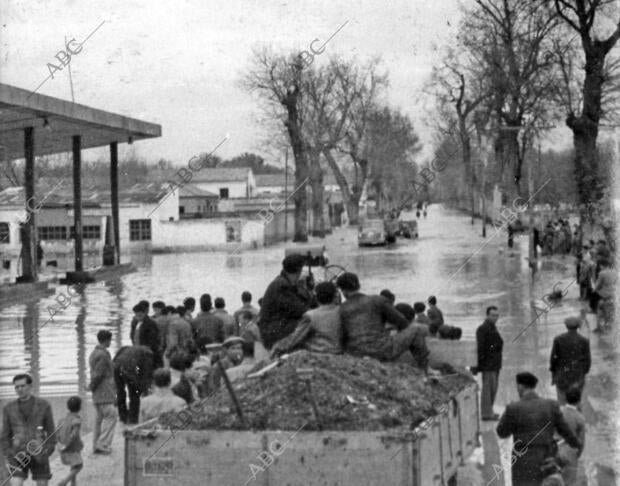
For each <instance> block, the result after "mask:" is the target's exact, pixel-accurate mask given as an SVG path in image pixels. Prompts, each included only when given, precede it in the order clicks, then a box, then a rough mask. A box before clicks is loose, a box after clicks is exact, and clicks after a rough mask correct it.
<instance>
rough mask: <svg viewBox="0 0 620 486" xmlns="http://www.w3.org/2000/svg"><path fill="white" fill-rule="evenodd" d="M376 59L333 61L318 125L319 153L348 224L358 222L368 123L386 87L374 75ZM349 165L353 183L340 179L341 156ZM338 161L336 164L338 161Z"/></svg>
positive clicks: (384, 81)
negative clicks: (322, 133)
mask: <svg viewBox="0 0 620 486" xmlns="http://www.w3.org/2000/svg"><path fill="white" fill-rule="evenodd" d="M378 66H379V60H378V59H373V60H371V61H369V62H368V63H366V64H364V65H362V66H359V65H357V63H356V62H355V61H348V62H346V61H342V60H339V59H333V60H332V61H331V62H330V65H329V68H328V69H329V70H330V71H331V73H332V74H333V76H334V78H335V83H334V89H333V90H332V97H331V107H332V109H331V110H329V111H326V115H325V117H324V118H323V119H322V120H321V123H323V124H324V126H325V127H326V129H327V138H326V140H325V143H324V144H323V148H322V152H323V155H324V156H325V159H326V160H327V163H328V165H329V167H330V168H331V170H332V171H333V173H334V177H335V178H336V181H337V182H338V185H339V186H340V190H341V191H342V196H343V200H344V203H345V207H346V209H347V215H348V218H349V224H351V225H355V224H357V223H358V219H359V202H360V199H361V196H362V193H363V191H364V187H365V184H366V179H367V177H368V173H369V163H368V157H367V154H366V151H367V144H368V135H367V127H368V120H369V117H370V116H371V113H372V111H373V110H374V109H375V104H376V102H377V99H378V97H379V95H380V94H381V92H382V91H383V90H384V89H385V88H386V87H387V84H388V81H387V75H386V74H384V73H379V72H378ZM343 154H344V155H347V156H348V160H349V161H350V162H352V163H353V169H354V171H353V172H354V180H353V181H352V183H351V184H350V183H349V181H348V180H347V179H346V177H345V176H344V173H343V170H342V167H343V162H342V158H341V157H339V156H341V155H343ZM339 158H340V160H341V162H340V163H339V160H338V159H339Z"/></svg>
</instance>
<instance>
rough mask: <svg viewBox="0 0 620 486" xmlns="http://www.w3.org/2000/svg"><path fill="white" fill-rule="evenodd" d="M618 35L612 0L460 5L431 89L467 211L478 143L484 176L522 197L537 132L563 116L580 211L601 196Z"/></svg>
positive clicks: (619, 87)
mask: <svg viewBox="0 0 620 486" xmlns="http://www.w3.org/2000/svg"><path fill="white" fill-rule="evenodd" d="M619 38H620V13H619V12H618V6H617V2H612V1H611V0H532V1H528V2H523V1H520V0H474V2H473V3H472V4H471V5H470V6H469V7H468V8H467V9H466V10H464V12H463V20H462V22H461V24H460V26H459V31H458V35H457V37H456V39H455V43H454V46H452V47H450V48H448V49H446V52H445V57H444V58H443V60H442V62H441V64H440V65H439V66H437V67H436V68H435V69H434V72H433V76H432V81H431V83H430V85H429V90H430V91H431V92H432V94H433V95H434V96H435V97H436V100H437V104H438V108H439V110H438V112H439V114H440V116H439V120H438V128H439V132H440V133H441V134H442V137H440V144H439V145H440V149H442V148H441V146H442V145H445V144H446V143H448V144H449V143H454V142H451V141H449V140H448V139H447V135H448V134H451V135H456V136H455V137H454V140H456V141H457V142H456V143H457V147H456V148H457V150H458V153H459V155H460V159H461V161H462V164H463V175H464V177H466V179H467V180H468V181H470V184H469V186H470V188H469V192H468V194H467V195H465V197H467V198H469V199H470V200H471V203H472V211H473V206H474V200H473V197H474V196H473V194H474V188H479V187H480V184H481V177H480V175H481V170H482V168H481V167H476V163H475V162H474V158H476V159H480V158H481V157H480V156H478V157H474V155H473V152H474V149H475V148H476V146H477V145H478V148H479V149H480V147H479V145H483V146H484V143H485V140H486V141H488V143H489V144H491V145H492V147H493V152H494V159H495V164H494V165H492V166H491V167H490V168H489V170H488V173H485V174H484V175H485V176H486V179H487V180H491V181H492V182H495V183H499V184H500V186H501V188H502V190H503V192H504V194H506V195H507V196H508V198H509V199H512V198H514V197H516V196H517V195H520V196H525V198H527V186H526V185H525V184H524V183H523V180H524V174H525V171H524V168H525V167H526V165H525V162H526V158H527V157H530V158H531V159H535V158H536V154H535V151H534V150H533V146H534V143H535V141H536V140H539V139H540V138H541V137H543V136H544V134H545V132H546V131H547V130H548V129H549V128H551V127H553V126H557V125H559V124H561V123H562V122H564V123H565V124H566V126H567V127H568V128H569V129H570V130H571V131H572V134H573V146H574V148H573V150H572V151H571V152H570V154H564V155H569V156H570V157H569V158H566V157H562V158H561V160H571V161H572V164H571V166H572V167H571V169H572V171H573V173H572V175H573V178H574V181H575V183H576V191H577V194H576V195H577V199H576V201H574V202H575V203H578V204H580V207H581V209H582V218H584V217H592V216H593V215H595V214H596V213H595V212H592V211H588V210H587V208H591V207H592V206H597V205H601V201H602V199H603V197H604V194H605V193H606V191H605V186H606V183H607V181H609V177H608V176H609V174H608V170H607V169H608V167H601V163H600V157H599V151H598V150H597V140H598V137H599V131H600V129H601V124H602V122H603V121H605V120H609V121H608V122H607V123H611V124H614V119H615V115H616V113H617V106H618V103H617V102H618V94H619V92H620V84H619V83H618V66H619V64H620V61H619V59H620V58H619V56H618V55H617V53H616V52H615V51H612V49H613V48H614V46H616V44H617V41H618V39H619ZM477 142H482V143H481V144H480V143H477ZM482 148H483V149H484V147H482ZM547 158H549V159H550V160H551V159H553V157H551V156H549V157H547ZM563 172H566V171H560V172H559V173H563ZM444 179H445V178H444ZM551 190H552V189H551V187H549V190H548V192H549V193H550V192H551ZM561 192H562V191H561Z"/></svg>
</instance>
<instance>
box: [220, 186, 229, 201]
mask: <svg viewBox="0 0 620 486" xmlns="http://www.w3.org/2000/svg"><path fill="white" fill-rule="evenodd" d="M220 199H228V187H221V188H220Z"/></svg>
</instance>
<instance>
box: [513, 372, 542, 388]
mask: <svg viewBox="0 0 620 486" xmlns="http://www.w3.org/2000/svg"><path fill="white" fill-rule="evenodd" d="M537 383H538V378H536V376H534V375H533V374H532V373H530V372H529V371H522V372H521V373H517V384H519V385H523V386H527V387H528V388H536V384H537Z"/></svg>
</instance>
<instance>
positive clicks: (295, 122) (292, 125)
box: [282, 89, 310, 242]
mask: <svg viewBox="0 0 620 486" xmlns="http://www.w3.org/2000/svg"><path fill="white" fill-rule="evenodd" d="M299 97H300V95H299V89H294V90H290V91H289V92H288V93H287V95H286V97H285V99H284V100H282V104H283V105H284V106H285V107H286V111H287V114H288V117H287V120H286V121H285V122H284V124H285V126H286V129H287V131H288V135H289V138H290V142H291V147H292V149H293V156H294V157H295V195H294V197H293V201H295V232H294V234H293V241H294V242H306V241H308V197H307V192H306V184H307V183H308V180H309V179H308V177H309V175H310V174H309V170H308V169H309V168H308V159H307V157H306V151H305V146H304V142H303V138H302V134H301V128H300V126H299V124H300V120H299V111H298V109H297V103H298V101H299Z"/></svg>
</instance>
